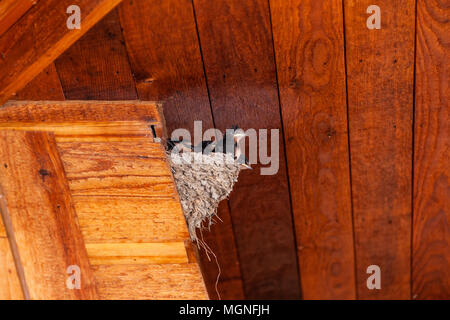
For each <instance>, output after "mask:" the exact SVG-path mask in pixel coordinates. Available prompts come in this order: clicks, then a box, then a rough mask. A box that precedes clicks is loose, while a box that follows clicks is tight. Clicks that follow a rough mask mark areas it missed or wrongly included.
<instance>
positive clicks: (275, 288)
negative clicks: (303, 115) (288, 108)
mask: <svg viewBox="0 0 450 320" xmlns="http://www.w3.org/2000/svg"><path fill="white" fill-rule="evenodd" d="M194 7H195V13H196V17H197V24H198V32H199V37H200V43H201V47H202V53H203V60H204V65H205V70H206V78H207V80H208V88H209V92H210V98H211V104H212V105H211V106H212V109H213V115H214V119H215V124H216V126H217V128H218V129H220V130H222V131H223V130H225V129H226V128H230V127H232V126H233V125H238V126H239V127H241V128H243V129H248V128H254V129H260V128H265V129H281V121H280V109H279V103H278V96H277V85H276V73H275V64H274V53H273V43H272V37H271V29H270V15H269V7H268V2H267V1H265V0H258V1H251V2H248V1H239V0H232V1H224V0H220V1H214V2H212V1H208V0H198V1H197V0H196V1H194ZM280 136H281V135H280ZM269 141H270V137H269ZM279 152H280V157H279V165H280V168H279V171H278V173H277V174H276V175H273V176H261V175H260V170H259V169H260V167H259V166H255V167H254V170H247V171H243V172H242V173H241V175H240V177H239V182H238V183H237V184H236V186H235V188H234V191H233V193H232V194H231V196H230V207H231V215H232V220H233V226H234V231H235V236H236V242H237V248H238V254H239V258H240V266H241V271H242V277H243V281H244V290H245V295H246V298H249V299H265V298H266V299H283V298H290V299H294V298H299V297H300V285H299V277H298V270H297V259H296V252H295V245H294V230H293V225H292V216H291V208H290V201H289V189H288V179H287V175H286V167H285V156H284V146H283V141H282V139H281V137H280V141H279ZM269 235H270V236H269Z"/></svg>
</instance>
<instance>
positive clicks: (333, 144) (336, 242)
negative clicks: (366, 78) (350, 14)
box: [270, 0, 355, 299]
mask: <svg viewBox="0 0 450 320" xmlns="http://www.w3.org/2000/svg"><path fill="white" fill-rule="evenodd" d="M270 6H271V13H272V27H273V33H274V44H275V52H276V61H277V71H278V84H279V90H280V99H281V107H282V114H283V124H284V132H285V140H286V152H287V159H288V167H289V179H290V186H291V194H292V205H293V213H294V221H295V227H296V231H297V232H296V234H297V249H298V258H299V268H300V279H301V283H302V292H303V298H304V299H354V298H355V272H354V268H352V266H353V265H354V263H355V262H354V256H353V229H352V228H353V226H352V211H351V197H350V181H349V177H350V173H349V158H348V135H347V108H346V88H345V63H344V39H343V21H342V20H343V18H342V16H343V14H342V1H339V0H333V1H318V0H307V1H301V0H289V1H285V0H272V1H271V2H270Z"/></svg>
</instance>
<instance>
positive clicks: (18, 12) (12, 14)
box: [0, 0, 38, 36]
mask: <svg viewBox="0 0 450 320" xmlns="http://www.w3.org/2000/svg"><path fill="white" fill-rule="evenodd" d="M37 1H38V0H1V1H0V36H1V35H2V34H3V33H5V32H6V31H7V30H8V29H9V28H10V27H11V26H12V25H13V24H14V23H16V21H17V20H19V19H20V17H21V16H22V15H24V14H25V12H27V11H28V10H29V9H30V8H31V7H32V6H33V5H35V4H36V3H37Z"/></svg>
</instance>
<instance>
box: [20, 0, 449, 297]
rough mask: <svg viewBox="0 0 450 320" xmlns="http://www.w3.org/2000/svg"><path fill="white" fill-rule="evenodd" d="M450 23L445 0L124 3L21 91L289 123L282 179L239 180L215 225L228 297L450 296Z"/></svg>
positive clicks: (25, 95)
mask: <svg viewBox="0 0 450 320" xmlns="http://www.w3.org/2000/svg"><path fill="white" fill-rule="evenodd" d="M372 4H376V5H378V6H379V7H380V9H381V29H374V30H369V29H368V28H367V26H366V20H367V18H368V17H369V16H370V14H368V13H367V12H366V10H367V7H368V6H370V5H372ZM449 17H450V9H449V5H448V3H447V2H446V1H437V0H431V1H428V0H417V1H416V0H398V1H389V0H376V1H368V0H343V1H342V0H249V1H242V0H214V1H213V0H193V1H191V0H126V1H123V3H122V4H121V5H119V7H118V8H117V9H115V10H114V11H112V12H111V13H110V14H109V15H108V16H106V17H105V18H104V19H103V20H102V21H101V22H100V23H98V24H97V25H96V26H95V27H94V28H93V29H92V30H90V31H89V32H88V33H87V34H86V35H85V36H83V37H82V38H81V39H80V40H79V41H78V42H76V43H75V44H74V45H73V46H72V47H71V48H70V49H69V50H67V51H66V52H65V53H64V54H63V55H62V56H60V57H59V58H58V59H57V60H56V62H55V63H54V64H51V65H50V66H49V67H48V68H47V69H46V70H45V71H44V72H43V73H41V74H40V75H39V76H38V77H37V78H35V80H33V81H32V82H31V83H30V84H29V85H28V86H27V87H26V88H25V89H24V90H22V91H21V92H19V93H18V95H17V97H18V98H20V99H39V100H43V99H49V100H62V99H83V100H93V99H96V100H124V99H142V100H161V101H163V102H164V113H165V117H166V122H167V127H168V129H169V132H170V131H171V130H173V129H175V128H182V127H184V128H188V129H190V130H192V129H193V121H194V120H202V121H203V128H210V127H216V128H219V129H221V130H223V129H225V128H227V127H231V126H232V125H234V124H238V125H239V126H240V127H242V128H244V129H248V128H255V129H259V128H267V129H279V130H280V132H281V133H282V134H281V135H280V141H279V145H280V169H279V171H278V173H277V174H276V175H273V176H261V175H259V166H258V165H257V166H256V167H255V170H253V171H245V172H243V173H242V175H241V177H240V180H239V182H238V184H237V185H236V187H235V190H234V192H233V193H232V195H231V196H230V199H229V200H228V201H224V202H223V203H222V204H221V206H220V208H219V216H220V217H221V219H222V220H223V222H222V223H219V224H217V225H214V226H213V227H212V228H211V230H212V232H211V233H208V232H206V231H205V232H203V236H204V239H205V241H206V242H207V243H208V244H209V246H210V247H211V248H212V250H213V251H214V252H215V254H216V256H217V259H218V262H219V264H220V266H221V276H220V280H219V284H218V291H219V292H220V295H221V297H222V298H225V299H241V298H249V299H276V298H278V299H298V298H301V297H303V298H305V299H355V298H356V299H410V298H414V299H432V298H447V299H448V298H450V222H449V221H450V208H449V206H450V200H449V199H450V187H449V172H450V168H449V162H448V158H449V127H448V123H449V121H448V120H449V112H448V110H449V105H448V101H449V98H450V89H449V83H450V78H449V76H450V70H449V64H448V61H449V58H450V47H449V43H450V24H449V22H448V21H449ZM201 258H202V262H203V266H202V268H203V273H204V276H205V279H206V282H207V284H208V290H209V294H210V296H211V298H217V293H216V290H215V281H216V277H217V273H218V270H217V266H216V262H215V259H214V258H213V259H212V261H209V260H208V258H207V257H206V256H205V255H204V254H203V253H201ZM370 265H378V266H379V267H380V268H381V290H369V289H368V288H367V286H366V280H367V278H368V277H369V274H367V272H366V270H367V267H368V266H370Z"/></svg>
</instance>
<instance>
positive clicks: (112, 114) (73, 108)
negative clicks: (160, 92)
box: [0, 100, 162, 125]
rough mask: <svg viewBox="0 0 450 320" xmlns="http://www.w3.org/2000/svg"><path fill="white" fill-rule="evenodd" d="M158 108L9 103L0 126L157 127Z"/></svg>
mask: <svg viewBox="0 0 450 320" xmlns="http://www.w3.org/2000/svg"><path fill="white" fill-rule="evenodd" d="M160 108H161V104H160V103H157V102H151V101H134V100H129V101H96V100H93V101H76V100H72V101H8V103H6V104H5V105H3V106H2V107H1V108H0V121H1V122H13V121H15V122H80V121H89V122H108V121H145V122H147V123H148V124H149V125H150V124H155V125H156V124H159V123H161V121H162V119H161V116H160V113H159V109H160Z"/></svg>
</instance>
